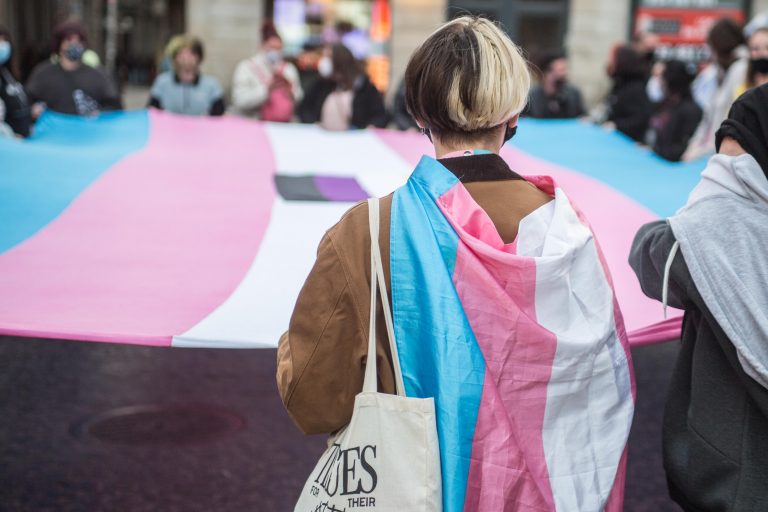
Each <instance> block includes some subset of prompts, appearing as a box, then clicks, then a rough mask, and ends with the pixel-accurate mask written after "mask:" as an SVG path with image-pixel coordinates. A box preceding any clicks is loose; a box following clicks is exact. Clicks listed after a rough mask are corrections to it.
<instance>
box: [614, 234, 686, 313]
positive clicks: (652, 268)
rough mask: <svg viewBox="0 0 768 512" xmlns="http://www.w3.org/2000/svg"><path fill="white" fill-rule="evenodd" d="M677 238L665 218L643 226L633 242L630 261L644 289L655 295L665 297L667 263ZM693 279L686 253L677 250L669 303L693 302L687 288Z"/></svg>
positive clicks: (676, 306)
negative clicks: (686, 262)
mask: <svg viewBox="0 0 768 512" xmlns="http://www.w3.org/2000/svg"><path fill="white" fill-rule="evenodd" d="M675 242H676V240H675V235H674V233H673V232H672V228H671V227H670V226H669V224H668V223H667V221H665V220H659V221H655V222H651V223H649V224H646V225H645V226H643V227H641V228H640V230H639V231H638V232H637V235H635V240H634V241H633V242H632V249H631V251H630V254H629V265H630V266H631V267H632V270H634V271H635V274H637V279H638V280H639V281H640V287H641V288H642V289H643V293H645V294H646V295H647V296H648V297H650V298H652V299H656V300H659V301H660V300H662V290H663V288H664V267H665V265H666V263H667V260H668V258H669V255H670V253H671V252H672V247H673V245H674V244H675ZM691 282H692V281H691V277H690V273H689V272H688V267H687V266H686V264H685V259H684V258H683V253H682V252H681V251H680V250H678V251H677V253H676V255H675V256H674V260H673V261H672V266H671V268H670V272H669V285H668V286H669V288H668V296H667V304H668V305H669V306H671V307H673V308H678V309H685V308H686V306H687V305H689V304H690V302H691V299H690V297H689V295H688V293H687V291H686V290H687V289H688V286H689V284H690V283H691Z"/></svg>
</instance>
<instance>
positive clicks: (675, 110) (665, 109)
mask: <svg viewBox="0 0 768 512" xmlns="http://www.w3.org/2000/svg"><path fill="white" fill-rule="evenodd" d="M694 76H695V75H694V73H693V72H691V71H690V70H689V69H688V65H687V64H685V63H684V62H681V61H679V60H672V61H669V62H667V63H666V64H665V66H664V71H663V73H662V75H661V81H662V88H663V89H664V91H665V96H664V99H663V100H662V102H661V103H660V104H659V106H658V108H657V109H656V112H655V113H654V115H653V116H652V117H651V121H650V123H649V129H648V134H647V136H646V143H647V144H648V145H649V146H650V147H651V148H653V151H654V152H655V153H656V154H657V155H659V156H660V157H662V158H665V159H667V160H670V161H672V162H678V161H680V158H681V157H682V156H683V153H685V149H686V148H687V147H688V142H689V141H690V140H691V137H693V134H694V132H696V128H697V127H698V126H699V123H700V122H701V117H702V111H701V107H699V105H698V104H697V103H696V102H695V101H694V100H693V96H692V95H691V83H692V82H693V79H694Z"/></svg>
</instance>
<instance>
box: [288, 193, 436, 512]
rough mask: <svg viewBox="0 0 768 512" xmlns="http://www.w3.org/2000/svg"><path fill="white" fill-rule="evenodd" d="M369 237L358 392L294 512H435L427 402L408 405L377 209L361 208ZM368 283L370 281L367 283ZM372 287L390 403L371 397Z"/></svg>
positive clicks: (372, 203)
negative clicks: (390, 382) (380, 312)
mask: <svg viewBox="0 0 768 512" xmlns="http://www.w3.org/2000/svg"><path fill="white" fill-rule="evenodd" d="M368 211H369V223H370V231H371V313H370V324H369V331H368V332H369V336H368V359H367V362H366V365H365V378H364V381H363V390H362V392H361V393H360V394H358V395H357V396H356V397H355V406H354V410H353V412H352V420H351V421H350V422H349V425H347V426H346V427H344V429H342V430H341V431H340V432H339V433H338V434H337V435H336V436H335V437H333V438H331V439H330V440H329V442H328V445H329V446H328V449H327V450H326V451H325V453H324V454H323V456H322V457H321V458H320V462H318V463H317V466H316V467H315V469H314V471H312V474H311V475H310V477H309V479H308V480H307V483H306V484H305V485H304V489H303V490H302V491H301V496H300V497H299V501H298V503H297V504H296V508H295V509H294V510H295V512H342V511H343V512H357V511H363V510H365V511H368V512H409V511H425V512H427V511H428V512H435V511H437V512H439V511H441V510H442V508H443V504H442V481H441V474H440V453H439V450H440V449H439V445H438V441H437V427H436V422H435V402H434V399H433V398H407V397H406V396H405V392H404V388H403V376H402V373H401V371H400V362H399V359H398V356H397V346H396V345H395V340H394V332H393V331H394V330H393V326H392V314H391V312H390V311H389V298H388V294H387V288H386V281H385V278H384V269H383V267H382V265H381V253H380V251H379V202H378V199H369V200H368ZM374 276H375V277H374ZM377 285H378V288H379V290H380V292H381V300H382V304H383V305H384V308H383V309H384V318H385V323H386V326H387V335H388V336H387V337H388V339H389V347H390V350H391V351H392V363H393V370H394V372H395V387H396V390H397V394H396V395H388V394H384V393H379V392H378V391H377V382H378V379H377V368H376V301H377V298H378V294H377Z"/></svg>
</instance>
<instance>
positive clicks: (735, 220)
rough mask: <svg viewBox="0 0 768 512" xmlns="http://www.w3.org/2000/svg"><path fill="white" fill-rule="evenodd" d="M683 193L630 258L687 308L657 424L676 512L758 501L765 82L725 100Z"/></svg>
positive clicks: (659, 295)
mask: <svg viewBox="0 0 768 512" xmlns="http://www.w3.org/2000/svg"><path fill="white" fill-rule="evenodd" d="M716 148H717V151H718V154H716V155H714V156H713V157H712V158H710V160H709V163H708V164H707V166H706V168H705V169H704V171H703V172H702V174H701V181H700V182H699V183H698V185H696V187H695V188H694V189H693V191H692V192H691V194H690V196H689V198H688V202H687V203H686V205H685V206H684V207H683V208H682V209H680V210H679V211H678V212H677V213H676V214H675V215H674V216H673V217H671V218H669V219H667V220H660V221H656V222H652V223H650V224H647V225H645V226H643V227H642V228H640V231H639V232H638V233H637V235H636V237H635V240H634V243H633V244H632V250H631V254H630V256H629V263H630V265H631V266H632V268H633V269H634V271H635V273H636V274H637V277H638V279H639V281H640V284H641V286H642V289H643V291H644V292H645V294H646V295H648V296H649V297H651V298H653V299H656V300H660V301H663V302H664V303H665V304H668V305H670V306H672V307H676V308H680V309H683V310H684V311H685V316H684V318H683V327H682V335H681V344H680V352H679V355H678V359H677V363H676V365H675V369H674V372H673V374H672V378H671V380H670V385H669V390H668V393H667V404H666V408H665V412H664V423H663V430H662V434H663V454H664V468H665V470H666V474H667V483H668V486H669V492H670V495H671V497H672V498H673V499H674V500H675V501H676V502H677V503H678V504H679V505H680V506H681V507H682V508H683V510H686V511H704V510H721V511H752V510H768V508H767V507H768V487H766V485H765V476H766V472H765V471H766V460H768V344H767V343H766V340H768V308H767V307H766V305H767V304H768V287H766V285H765V276H766V275H768V259H766V258H765V248H766V246H768V85H763V86H760V87H757V88H754V89H751V90H750V91H748V92H747V93H745V94H744V95H743V96H741V97H740V98H739V99H738V100H737V101H736V102H735V103H734V104H733V106H732V108H731V110H730V113H729V114H728V118H727V119H726V120H725V121H724V122H723V123H722V125H721V126H720V128H719V130H718V131H717V134H716Z"/></svg>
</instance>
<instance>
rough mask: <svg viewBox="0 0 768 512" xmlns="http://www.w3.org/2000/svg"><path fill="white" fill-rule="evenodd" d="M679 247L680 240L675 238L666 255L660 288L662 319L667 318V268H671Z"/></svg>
mask: <svg viewBox="0 0 768 512" xmlns="http://www.w3.org/2000/svg"><path fill="white" fill-rule="evenodd" d="M679 248H680V242H678V241H677V240H675V243H674V244H672V249H671V250H670V251H669V256H668V257H667V263H666V264H665V265H664V281H663V283H662V288H661V304H662V306H663V308H664V320H666V319H667V298H668V297H669V269H671V268H672V262H673V261H674V259H675V256H677V250H678V249H679Z"/></svg>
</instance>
